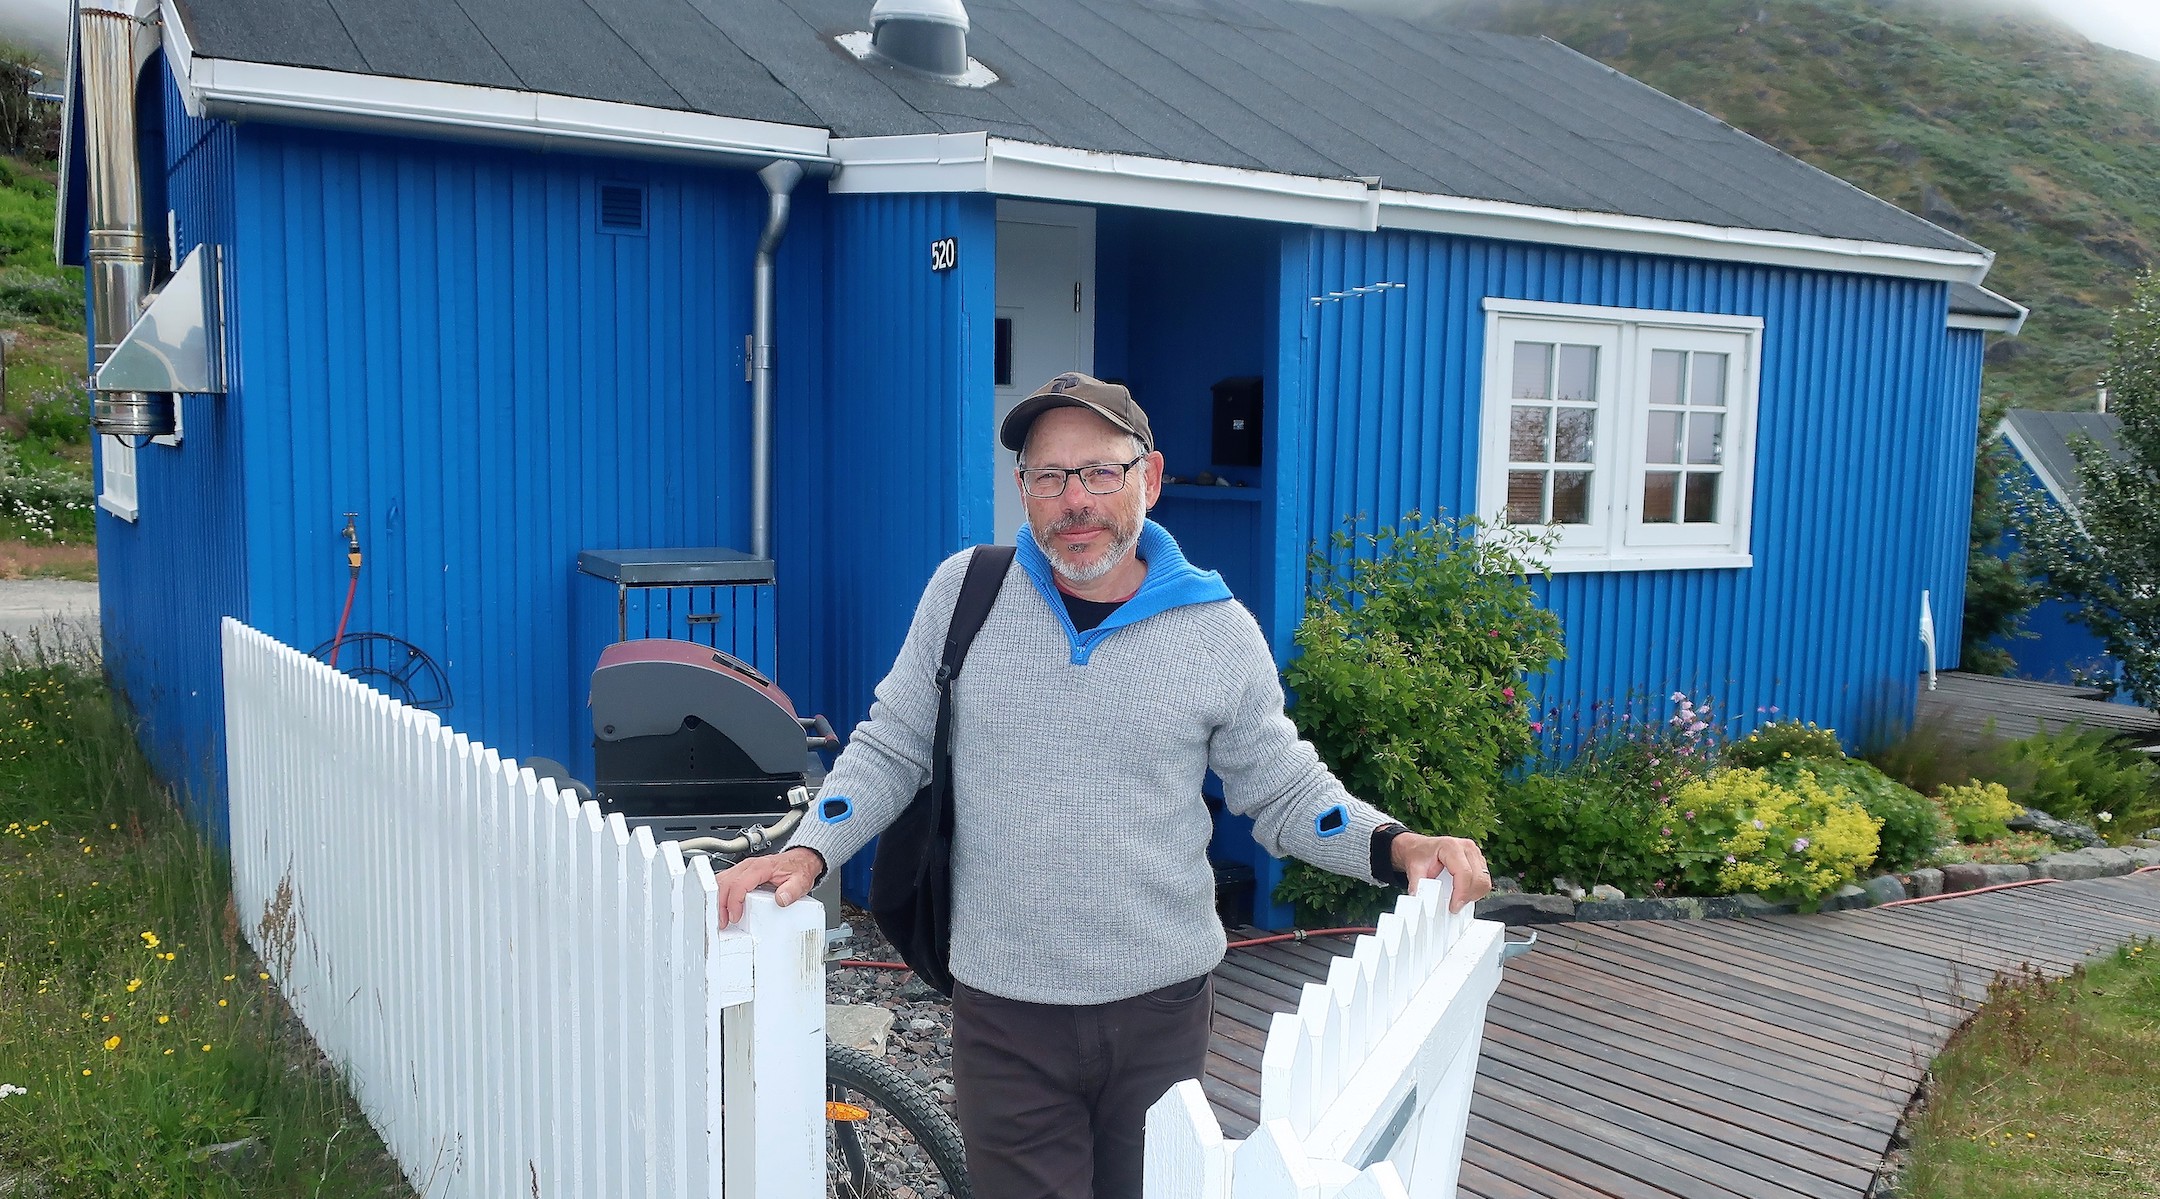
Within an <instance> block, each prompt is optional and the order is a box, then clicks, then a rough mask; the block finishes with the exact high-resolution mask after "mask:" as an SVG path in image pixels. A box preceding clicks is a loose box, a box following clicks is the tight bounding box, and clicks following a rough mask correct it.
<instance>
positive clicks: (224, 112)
mask: <svg viewBox="0 0 2160 1199" xmlns="http://www.w3.org/2000/svg"><path fill="white" fill-rule="evenodd" d="M160 12H161V15H162V23H163V24H164V26H165V36H166V37H167V39H168V41H169V49H170V50H171V53H170V55H169V56H168V58H169V61H170V62H171V63H172V66H173V74H174V76H175V78H177V79H179V80H180V88H181V96H182V101H183V103H184V104H185V105H186V107H187V110H188V112H189V113H190V114H192V115H195V116H211V117H220V118H225V119H231V120H247V119H262V120H271V121H280V122H285V123H292V124H302V125H315V126H325V127H331V128H346V129H358V130H365V131H373V132H383V133H400V134H405V135H408V136H436V137H451V138H457V139H462V140H472V141H484V142H507V143H512V144H518V145H536V146H539V147H541V148H550V147H560V148H573V149H583V150H587V151H606V152H611V153H618V154H631V155H638V156H648V157H663V158H673V159H694V160H703V161H711V160H712V159H714V158H720V159H725V160H731V161H742V162H745V163H747V162H751V161H762V160H767V159H772V158H788V159H795V160H799V161H807V162H817V163H832V162H837V163H839V164H840V165H841V167H842V170H841V173H840V175H839V177H838V178H836V179H835V180H834V181H833V183H832V190H834V191H836V192H848V193H890V192H988V193H992V194H995V195H1001V196H1012V197H1015V198H1022V199H1040V200H1063V201H1068V202H1073V203H1082V204H1115V205H1121V206H1125V207H1134V208H1153V209H1165V210H1169V211H1176V212H1197V213H1206V214H1211V215H1220V216H1233V217H1244V218H1248V219H1253V220H1266V221H1279V222H1283V223H1285V224H1296V225H1312V226H1317V227H1320V228H1327V229H1353V230H1360V231H1365V232H1371V231H1374V230H1377V229H1383V228H1387V229H1408V230H1417V231H1422V232H1431V233H1452V234H1460V235H1463V236H1472V237H1489V238H1499V239H1503V240H1510V241H1528V242H1537V243H1540V244H1550V245H1568V246H1581V247H1584V248H1594V249H1603V250H1614V251H1620V252H1625V253H1640V254H1659V255H1671V256H1677V257H1684V258H1698V259H1709V260H1713V261H1731V262H1748V263H1760V264H1768V265H1774V266H1790V267H1799V268H1804V269H1810V270H1826V271H1850V272H1856V273H1860V274H1873V275H1889V276H1896V277H1903V278H1919V279H1941V280H1959V281H1965V282H1970V283H1976V284H1977V283H1978V282H1979V281H1980V280H1981V279H1983V278H1985V277H1986V276H1987V272H1988V268H1989V267H1990V266H1991V265H1992V264H1993V262H1994V254H1993V253H1992V252H1989V251H1986V250H1970V251H1968V250H1949V249H1935V248H1929V247H1923V246H1904V245H1896V244H1892V243H1886V242H1870V241H1858V240H1849V239H1843V238H1834V237H1821V236H1816V235H1812V234H1801V233H1784V232H1778V231H1774V230H1763V229H1740V228H1726V227H1722V226H1715V225H1705V224H1698V223H1693V222H1688V221H1672V220H1661V219H1656V218H1650V217H1634V216H1621V215H1616V214H1612V213H1598V212H1582V211H1572V210H1566V209H1557V208H1541V207H1537V206H1534V205H1528V204H1514V203H1505V202H1501V201H1494V200H1478V199H1471V198H1468V197H1462V196H1443V195H1433V194H1427V193H1422V192H1409V191H1399V190H1391V189H1381V188H1378V187H1375V186H1371V185H1369V184H1367V183H1366V182H1365V181H1363V180H1359V179H1326V178H1315V177H1309V176H1301V175H1291V174H1285V173H1281V172H1275V171H1258V170H1248V169H1243V168H1238V167H1223V166H1213V165H1208V164H1204V163H1192V162H1180V161H1176V160H1172V159H1162V158H1150V157H1145V156H1141V155H1133V154H1109V153H1102V152H1099V151H1092V150H1075V149H1070V148H1067V147H1060V146H1043V145H1036V144H1033V143H1029V142H1021V141H1014V140H1011V139H1009V138H1002V137H992V136H990V135H989V134H987V133H980V132H977V133H955V134H911V135H903V136H896V137H871V138H835V137H833V136H831V134H830V132H829V131H828V130H824V129H818V128H813V127H810V126H801V125H783V124H776V123H772V122H766V121H750V120H743V119H739V118H735V117H719V116H710V115H706V114H702V113H691V112H682V111H678V110H674V109H661V108H651V107H647V106H644V105H637V104H621V103H613V102H607V101H599V100H585V99H576V98H572V97H567V96H554V95H544V94H540V93H536V92H522V91H512V90H508V89H504V88H492V87H480V86H477V85H472V84H456V83H442V82H437V81H432V80H418V79H399V78H393V77H390V76H383V75H367V74H360V73H356V72H349V71H329V70H322V69H319V68H313V67H289V66H277V65H272V64H267V63H253V62H242V61H238V60H234V59H216V58H206V57H200V56H197V55H196V54H195V53H194V52H193V49H192V44H191V43H190V41H189V39H188V37H187V31H186V28H185V26H184V25H183V23H182V22H181V20H180V17H179V13H178V10H177V8H176V6H175V4H174V2H173V0H163V3H162V4H161V6H160Z"/></svg>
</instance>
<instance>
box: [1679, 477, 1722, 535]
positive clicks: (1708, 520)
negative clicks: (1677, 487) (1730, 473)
mask: <svg viewBox="0 0 2160 1199" xmlns="http://www.w3.org/2000/svg"><path fill="white" fill-rule="evenodd" d="M1717 493H1718V476H1717V475H1715V474H1713V473H1711V472H1708V471H1699V472H1697V473H1694V474H1691V475H1689V476H1688V477H1687V516H1686V520H1687V523H1689V524H1691V525H1702V524H1714V523H1716V521H1717V518H1718V515H1717Z"/></svg>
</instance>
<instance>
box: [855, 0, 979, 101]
mask: <svg viewBox="0 0 2160 1199" xmlns="http://www.w3.org/2000/svg"><path fill="white" fill-rule="evenodd" d="M967 35H968V15H967V8H966V7H965V6H964V5H962V4H961V3H960V0H877V4H876V6H874V7H873V8H871V10H870V45H871V47H872V48H873V49H875V50H876V51H877V53H878V55H879V56H880V57H882V58H884V59H885V60H886V61H888V62H892V63H896V64H898V65H900V66H903V67H907V68H909V69H911V70H916V71H921V72H922V73H923V74H925V75H935V76H937V77H938V78H940V79H944V80H947V81H948V82H957V81H959V80H961V79H963V78H965V77H966V75H967V73H968V53H967Z"/></svg>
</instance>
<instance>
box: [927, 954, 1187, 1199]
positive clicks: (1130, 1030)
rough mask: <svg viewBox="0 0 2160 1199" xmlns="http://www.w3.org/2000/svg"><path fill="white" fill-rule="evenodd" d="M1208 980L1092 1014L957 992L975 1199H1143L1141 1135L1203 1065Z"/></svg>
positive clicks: (957, 1062) (957, 1052) (962, 1103)
mask: <svg viewBox="0 0 2160 1199" xmlns="http://www.w3.org/2000/svg"><path fill="white" fill-rule="evenodd" d="M1214 1002H1215V986H1214V982H1213V980H1212V979H1211V978H1209V976H1207V975H1204V974H1203V975H1201V976H1200V977H1199V978H1195V979H1188V980H1186V981H1185V982H1181V983H1172V984H1170V985H1169V986H1167V987H1163V988H1162V989H1160V990H1156V991H1150V992H1148V993H1147V994H1145V995H1135V996H1133V997H1132V998H1131V999H1121V1000H1119V1001H1117V1002H1116V1003H1105V1004H1098V1005H1094V1006H1089V1007H1069V1006H1065V1005H1061V1004H1044V1003H1023V1002H1021V1001H1019V1000H1016V999H1001V998H999V997H998V996H995V995H986V994H984V993H983V992H981V991H977V990H974V989H972V988H970V987H968V986H967V985H966V984H959V985H956V986H955V987H954V988H953V1087H954V1090H955V1092H956V1094H955V1096H954V1098H955V1101H956V1107H957V1108H958V1115H959V1117H960V1135H961V1139H963V1140H964V1141H966V1142H967V1160H968V1180H969V1183H970V1184H971V1185H972V1187H973V1188H974V1191H975V1199H1140V1166H1141V1143H1142V1131H1143V1126H1144V1125H1145V1123H1146V1120H1147V1109H1148V1108H1150V1107H1152V1106H1154V1103H1155V1101H1156V1100H1158V1099H1160V1098H1162V1095H1163V1092H1164V1091H1167V1090H1169V1089H1170V1088H1171V1087H1173V1086H1175V1085H1177V1084H1178V1083H1179V1082H1182V1081H1183V1080H1185V1079H1188V1078H1199V1077H1200V1076H1201V1070H1202V1068H1203V1067H1204V1066H1205V1065H1206V1062H1207V1047H1208V1021H1209V1017H1210V1015H1211V1014H1212V1012H1213V1010H1214Z"/></svg>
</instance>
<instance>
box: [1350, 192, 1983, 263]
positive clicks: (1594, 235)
mask: <svg viewBox="0 0 2160 1199" xmlns="http://www.w3.org/2000/svg"><path fill="white" fill-rule="evenodd" d="M1379 207H1380V225H1381V227H1383V228H1388V229H1413V230H1418V231H1421V232H1426V233H1454V234H1459V235H1462V236H1465V237H1490V238H1498V239H1501V240H1504V241H1528V242H1541V243H1544V244H1547V245H1566V246H1580V247H1583V248H1585V249H1593V250H1615V251H1620V252H1623V253H1634V254H1660V255H1666V256H1670V257H1674V258H1704V259H1710V260H1713V261H1723V262H1747V263H1756V264H1762V265H1768V266H1790V267H1798V268H1802V269H1805V270H1815V271H1847V272H1852V273H1856V274H1863V275H1894V276H1898V277H1901V278H1908V279H1940V280H1943V281H1945V282H1964V283H1974V284H1977V283H1979V282H1980V280H1981V279H1983V278H1985V277H1986V276H1987V272H1988V267H1989V266H1991V265H1992V264H1993V263H1994V261H1995V255H1994V254H1993V253H1992V252H1990V251H1985V250H1982V251H1968V250H1940V249H1931V248H1928V247H1925V246H1900V245H1892V244H1890V243H1887V242H1871V241H1855V240H1850V239H1846V238H1837V237H1820V236H1816V235H1814V234H1807V233H1783V232H1778V231H1775V230H1768V229H1734V228H1727V227H1724V226H1720V225H1700V224H1695V223H1692V222H1688V221H1667V220H1658V219H1655V218H1652V217H1637V216H1621V215H1618V214H1615V213H1609V212H1582V211H1577V210H1572V209H1560V208H1538V207H1535V206H1533V205H1529V204H1510V203H1504V202H1502V201H1498V200H1474V199H1469V198H1466V197H1461V196H1436V195H1428V194H1426V193H1423V192H1403V191H1382V192H1381V193H1380V194H1379Z"/></svg>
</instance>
